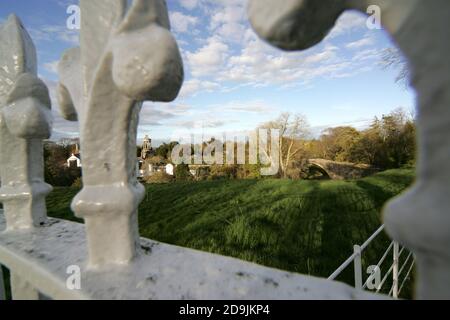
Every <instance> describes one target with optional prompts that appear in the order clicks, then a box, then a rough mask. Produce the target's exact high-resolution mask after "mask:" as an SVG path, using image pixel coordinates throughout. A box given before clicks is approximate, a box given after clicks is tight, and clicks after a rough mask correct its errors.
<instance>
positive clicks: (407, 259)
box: [398, 252, 412, 277]
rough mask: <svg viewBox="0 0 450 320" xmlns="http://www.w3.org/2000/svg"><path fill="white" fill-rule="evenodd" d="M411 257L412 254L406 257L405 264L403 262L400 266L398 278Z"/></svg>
mask: <svg viewBox="0 0 450 320" xmlns="http://www.w3.org/2000/svg"><path fill="white" fill-rule="evenodd" d="M411 256H412V252H410V253H409V255H408V257H406V260H405V262H404V263H403V265H402V266H401V268H400V271H399V272H398V276H399V277H400V275H401V274H402V271H403V269H404V268H405V266H406V264H407V263H408V261H409V258H411Z"/></svg>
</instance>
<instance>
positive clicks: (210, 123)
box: [175, 120, 229, 129]
mask: <svg viewBox="0 0 450 320" xmlns="http://www.w3.org/2000/svg"><path fill="white" fill-rule="evenodd" d="M228 123H229V121H227V122H225V121H222V120H188V121H180V122H177V123H176V124H175V125H176V126H177V127H181V128H184V129H200V128H219V127H222V126H224V125H225V124H228Z"/></svg>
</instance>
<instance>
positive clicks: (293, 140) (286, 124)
mask: <svg viewBox="0 0 450 320" xmlns="http://www.w3.org/2000/svg"><path fill="white" fill-rule="evenodd" d="M260 128H261V129H267V130H272V129H278V130H279V133H280V139H279V149H280V161H279V163H280V170H281V174H282V175H283V177H286V172H287V169H288V167H289V165H290V164H291V162H292V160H293V159H294V157H295V156H297V155H298V154H299V153H300V152H301V150H303V140H304V139H306V138H307V137H308V135H309V124H308V120H307V119H306V117H305V116H304V115H302V114H291V113H289V112H285V113H282V114H281V115H280V116H279V117H278V119H276V120H274V121H270V122H267V123H265V124H263V125H261V126H260ZM264 153H265V156H266V157H267V158H269V159H270V155H269V152H268V150H266V148H264Z"/></svg>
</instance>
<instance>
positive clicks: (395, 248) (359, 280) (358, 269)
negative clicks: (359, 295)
mask: <svg viewBox="0 0 450 320" xmlns="http://www.w3.org/2000/svg"><path fill="white" fill-rule="evenodd" d="M383 231H384V225H382V226H381V227H380V228H378V230H377V231H375V232H374V233H373V234H372V235H371V236H370V237H369V239H367V240H366V241H365V242H364V243H363V244H362V245H354V246H353V254H352V255H351V256H350V257H349V258H348V259H347V260H345V261H344V263H342V264H341V265H340V266H339V268H337V269H336V271H334V272H333V273H332V274H331V275H330V276H329V277H328V280H335V279H336V278H337V277H338V276H339V275H340V274H341V273H342V272H343V271H344V270H345V269H346V268H347V267H348V266H349V265H350V264H351V263H352V262H353V269H354V275H355V276H354V285H355V288H356V289H363V290H367V289H369V288H368V284H369V283H370V282H372V281H374V279H375V277H376V273H377V272H381V266H382V264H383V262H384V261H385V260H386V258H387V257H388V255H389V253H390V252H391V251H392V264H391V265H390V266H389V269H388V271H387V272H386V274H385V275H384V277H383V278H382V279H380V280H381V281H380V282H379V283H378V284H376V286H375V287H374V289H373V290H375V292H377V293H378V292H380V290H381V289H382V288H383V286H384V284H385V283H386V280H387V279H388V277H389V276H390V274H391V273H392V286H391V288H390V290H389V296H392V297H393V298H398V297H399V295H400V292H401V291H402V289H403V286H404V285H405V283H406V281H407V280H409V279H410V275H411V272H412V270H413V266H414V257H413V255H412V252H409V251H408V249H406V248H405V247H403V246H402V247H401V248H400V245H399V243H398V242H396V241H392V242H391V243H390V244H389V246H388V248H387V249H386V251H385V252H384V253H383V255H382V257H381V258H380V260H379V261H378V263H377V264H376V265H375V266H374V267H375V268H372V269H371V272H370V274H369V276H368V277H367V279H366V281H365V282H364V283H363V276H362V274H363V269H362V258H361V257H362V253H363V252H364V250H365V249H366V248H367V247H368V246H369V245H370V244H371V243H372V242H373V241H374V240H375V239H376V238H377V237H378V236H379V235H380V234H381V233H382V232H383ZM404 251H406V252H409V254H408V256H407V257H406V259H405V261H404V262H403V264H402V265H401V266H400V270H399V263H400V257H401V255H402V253H403V252H404ZM410 258H412V259H411V260H410ZM406 267H408V269H407V272H406V274H405V275H404V278H403V280H402V282H401V283H400V282H399V281H400V276H401V275H402V272H403V270H404V269H405V268H406ZM399 283H400V286H399ZM369 290H371V289H369Z"/></svg>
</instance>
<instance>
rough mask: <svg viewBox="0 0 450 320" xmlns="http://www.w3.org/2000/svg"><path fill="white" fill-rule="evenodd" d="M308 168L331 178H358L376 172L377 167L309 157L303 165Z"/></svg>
mask: <svg viewBox="0 0 450 320" xmlns="http://www.w3.org/2000/svg"><path fill="white" fill-rule="evenodd" d="M304 166H305V167H307V168H308V169H315V170H318V171H319V172H321V173H322V174H323V175H324V176H325V177H327V176H328V177H329V178H330V179H333V180H347V179H358V178H362V177H365V176H368V175H371V174H373V173H375V172H377V169H375V168H373V167H371V166H370V165H367V164H355V163H351V162H337V161H331V160H326V159H309V160H306V163H305V165H304Z"/></svg>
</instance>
